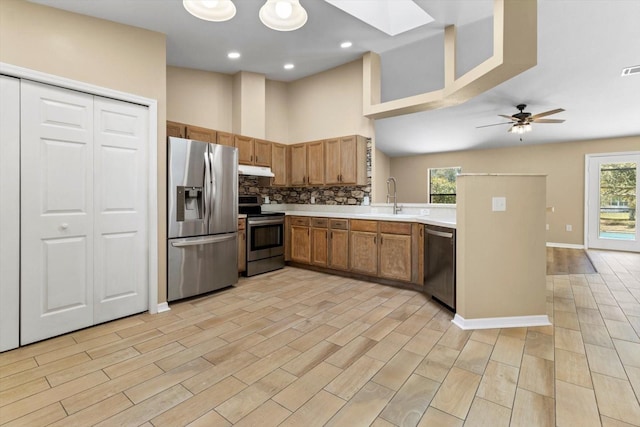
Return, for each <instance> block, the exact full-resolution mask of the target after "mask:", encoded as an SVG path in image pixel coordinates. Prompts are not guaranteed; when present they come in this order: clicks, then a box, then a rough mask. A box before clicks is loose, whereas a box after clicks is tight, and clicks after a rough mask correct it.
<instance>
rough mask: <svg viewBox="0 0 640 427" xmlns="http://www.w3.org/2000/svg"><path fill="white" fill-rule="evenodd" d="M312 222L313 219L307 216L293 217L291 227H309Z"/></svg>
mask: <svg viewBox="0 0 640 427" xmlns="http://www.w3.org/2000/svg"><path fill="white" fill-rule="evenodd" d="M310 222H311V218H309V217H306V216H292V217H291V225H299V226H303V227H308V226H309V224H310Z"/></svg>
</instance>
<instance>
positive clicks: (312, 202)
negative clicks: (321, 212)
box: [311, 196, 316, 205]
mask: <svg viewBox="0 0 640 427" xmlns="http://www.w3.org/2000/svg"><path fill="white" fill-rule="evenodd" d="M311 204H312V205H315V204H316V196H311Z"/></svg>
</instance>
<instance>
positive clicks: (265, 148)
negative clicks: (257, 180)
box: [253, 139, 273, 167]
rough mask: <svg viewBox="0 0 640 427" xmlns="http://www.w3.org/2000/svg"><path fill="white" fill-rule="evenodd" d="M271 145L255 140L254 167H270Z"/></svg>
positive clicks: (267, 142)
mask: <svg viewBox="0 0 640 427" xmlns="http://www.w3.org/2000/svg"><path fill="white" fill-rule="evenodd" d="M272 145H273V144H272V143H271V142H269V141H263V140H262V139H256V140H255V141H254V143H253V155H254V158H253V164H254V165H256V166H267V167H270V166H271V150H272Z"/></svg>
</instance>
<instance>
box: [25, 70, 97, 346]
mask: <svg viewBox="0 0 640 427" xmlns="http://www.w3.org/2000/svg"><path fill="white" fill-rule="evenodd" d="M20 111H21V125H20V129H21V158H20V176H21V186H20V187H21V214H20V215H21V227H20V230H21V249H20V254H21V268H20V271H21V281H20V282H21V283H20V286H21V296H20V307H21V335H20V342H21V344H22V345H25V344H28V343H31V342H34V341H38V340H41V339H44V338H48V337H52V336H55V335H59V334H63V333H65V332H69V331H72V330H76V329H80V328H83V327H86V326H90V325H92V324H93V305H94V298H93V209H94V201H93V195H94V191H93V150H94V148H93V142H92V141H93V120H94V118H93V96H91V95H87V94H83V93H79V92H75V91H70V90H65V89H60V88H56V87H52V86H47V85H43V84H39V83H34V82H30V81H25V80H23V81H22V84H21V104H20Z"/></svg>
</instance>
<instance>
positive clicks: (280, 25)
mask: <svg viewBox="0 0 640 427" xmlns="http://www.w3.org/2000/svg"><path fill="white" fill-rule="evenodd" d="M182 5H183V6H184V8H185V9H186V10H187V12H189V13H190V14H192V15H193V16H195V17H196V18H200V19H204V20H205V21H212V22H224V21H228V20H230V19H231V18H233V17H234V16H236V6H235V5H234V4H233V2H232V1H231V0H182ZM259 17H260V21H262V23H263V24H264V25H266V26H267V27H269V28H271V29H272V30H276V31H293V30H297V29H298V28H300V27H302V26H303V25H304V24H306V22H307V18H308V17H307V11H306V10H305V9H304V8H303V7H302V6H301V5H300V0H267V2H266V3H265V4H264V5H263V6H262V7H261V8H260V12H259Z"/></svg>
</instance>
